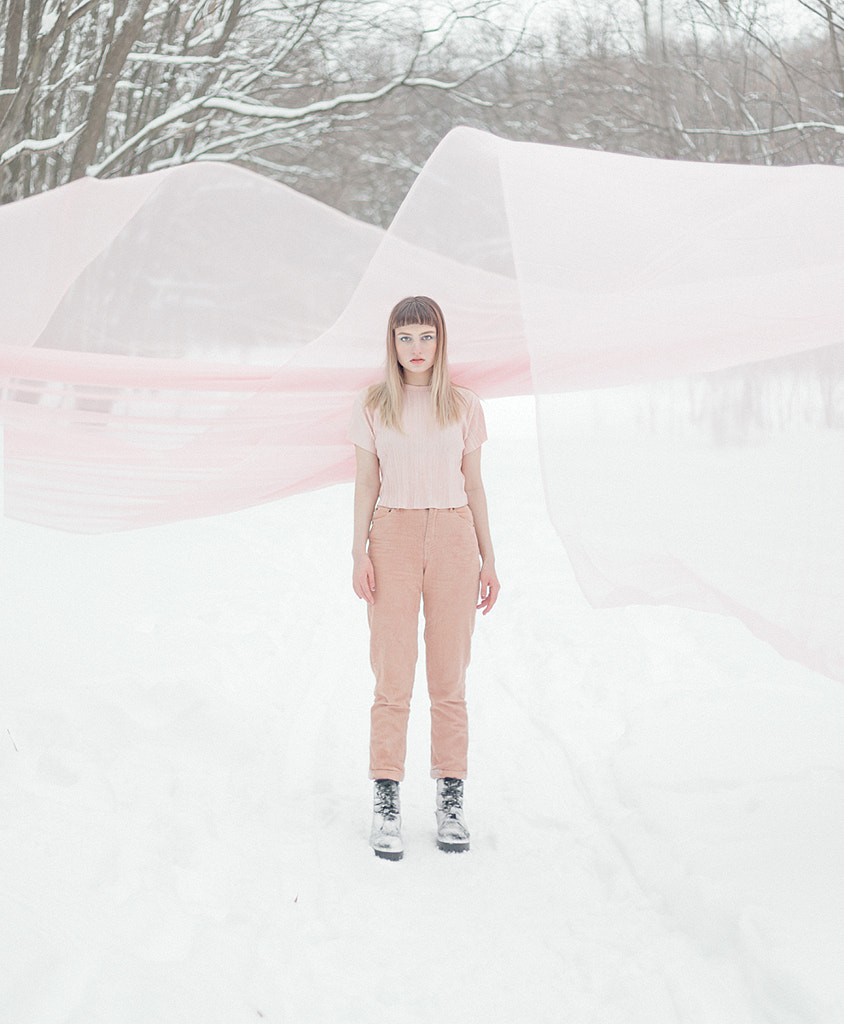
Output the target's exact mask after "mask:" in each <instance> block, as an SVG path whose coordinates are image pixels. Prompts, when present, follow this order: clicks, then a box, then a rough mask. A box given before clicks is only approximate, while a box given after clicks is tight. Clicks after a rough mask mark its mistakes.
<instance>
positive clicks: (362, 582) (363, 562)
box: [352, 555, 375, 604]
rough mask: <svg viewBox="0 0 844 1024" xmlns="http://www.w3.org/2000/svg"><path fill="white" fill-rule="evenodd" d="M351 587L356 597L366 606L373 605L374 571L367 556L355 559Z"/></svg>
mask: <svg viewBox="0 0 844 1024" xmlns="http://www.w3.org/2000/svg"><path fill="white" fill-rule="evenodd" d="M352 587H353V588H354V591H355V593H356V594H357V596H358V597H360V598H362V599H363V600H364V601H366V603H367V604H374V603H375V569H374V568H373V566H372V560H371V559H370V557H369V555H361V556H360V557H359V558H356V559H355V565H354V568H353V569H352Z"/></svg>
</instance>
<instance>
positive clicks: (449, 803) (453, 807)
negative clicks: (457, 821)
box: [440, 779, 463, 818]
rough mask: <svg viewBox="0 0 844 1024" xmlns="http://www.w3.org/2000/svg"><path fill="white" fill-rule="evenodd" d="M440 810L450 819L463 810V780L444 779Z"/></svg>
mask: <svg viewBox="0 0 844 1024" xmlns="http://www.w3.org/2000/svg"><path fill="white" fill-rule="evenodd" d="M440 808H441V810H442V811H443V812H444V813H445V814H446V815H448V817H449V818H454V817H456V816H457V815H458V814H459V813H460V812H461V811H462V810H463V780H462V779H443V785H442V793H441V796H440Z"/></svg>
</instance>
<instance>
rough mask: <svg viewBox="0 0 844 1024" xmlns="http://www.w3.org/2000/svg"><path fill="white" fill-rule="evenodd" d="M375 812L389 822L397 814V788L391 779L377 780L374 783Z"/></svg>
mask: <svg viewBox="0 0 844 1024" xmlns="http://www.w3.org/2000/svg"><path fill="white" fill-rule="evenodd" d="M375 812H376V814H380V815H381V817H382V818H385V819H387V820H390V819H392V818H397V817H398V814H399V787H398V783H397V782H393V781H392V780H391V779H379V780H378V781H377V782H376V783H375Z"/></svg>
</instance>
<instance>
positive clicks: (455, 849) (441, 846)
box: [437, 839, 469, 853]
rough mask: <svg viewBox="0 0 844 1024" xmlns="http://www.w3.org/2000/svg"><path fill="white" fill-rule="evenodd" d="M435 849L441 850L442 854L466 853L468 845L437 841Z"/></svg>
mask: <svg viewBox="0 0 844 1024" xmlns="http://www.w3.org/2000/svg"><path fill="white" fill-rule="evenodd" d="M437 849H438V850H442V851H443V853H467V852H468V850H469V844H468V843H446V842H445V841H444V840H442V839H438V840H437Z"/></svg>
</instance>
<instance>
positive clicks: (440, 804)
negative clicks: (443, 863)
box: [437, 779, 469, 853]
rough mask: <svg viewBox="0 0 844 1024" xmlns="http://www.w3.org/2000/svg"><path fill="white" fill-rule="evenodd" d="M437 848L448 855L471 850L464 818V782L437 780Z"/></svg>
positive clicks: (458, 780)
mask: <svg viewBox="0 0 844 1024" xmlns="http://www.w3.org/2000/svg"><path fill="white" fill-rule="evenodd" d="M437 846H438V847H439V848H440V849H441V850H445V851H446V852H447V853H463V852H464V851H466V850H468V849H469V829H468V828H466V819H465V818H464V817H463V780H462V779H437Z"/></svg>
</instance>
